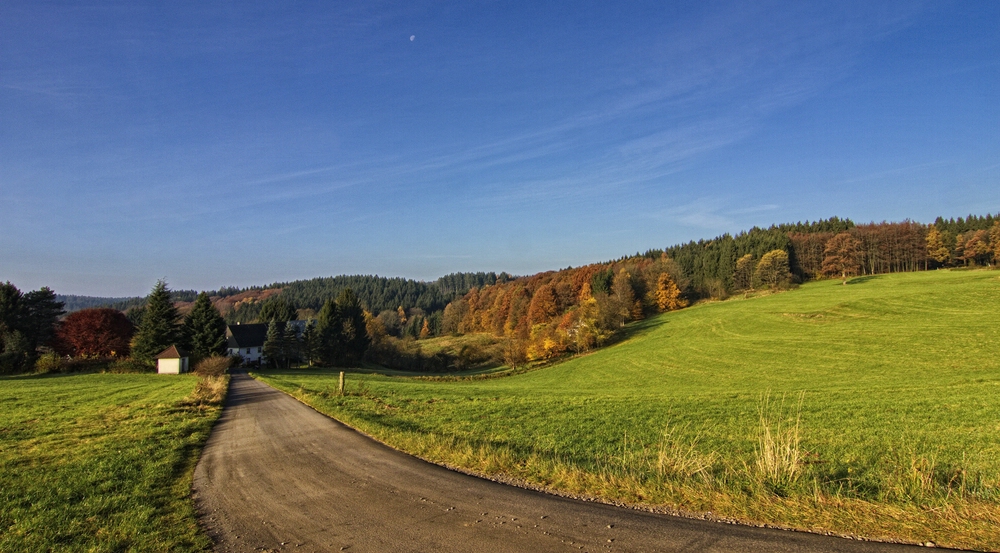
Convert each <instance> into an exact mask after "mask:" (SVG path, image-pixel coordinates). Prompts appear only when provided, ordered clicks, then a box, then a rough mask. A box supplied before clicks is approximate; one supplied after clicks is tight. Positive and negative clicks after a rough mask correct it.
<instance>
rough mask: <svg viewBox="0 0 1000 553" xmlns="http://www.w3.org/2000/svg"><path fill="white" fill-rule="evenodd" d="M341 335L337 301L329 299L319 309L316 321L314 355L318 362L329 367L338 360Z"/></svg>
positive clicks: (341, 342)
mask: <svg viewBox="0 0 1000 553" xmlns="http://www.w3.org/2000/svg"><path fill="white" fill-rule="evenodd" d="M343 336H344V325H343V324H342V322H341V319H340V310H339V309H338V308H337V302H335V301H333V299H329V300H327V301H326V303H324V304H323V308H322V309H320V310H319V321H318V322H317V323H316V338H317V339H316V356H317V358H318V360H319V362H320V363H322V364H323V365H326V366H328V367H330V366H334V365H336V364H337V363H339V362H340V357H341V355H342V351H343Z"/></svg>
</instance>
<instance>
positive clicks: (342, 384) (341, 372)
mask: <svg viewBox="0 0 1000 553" xmlns="http://www.w3.org/2000/svg"><path fill="white" fill-rule="evenodd" d="M340 395H344V371H340Z"/></svg>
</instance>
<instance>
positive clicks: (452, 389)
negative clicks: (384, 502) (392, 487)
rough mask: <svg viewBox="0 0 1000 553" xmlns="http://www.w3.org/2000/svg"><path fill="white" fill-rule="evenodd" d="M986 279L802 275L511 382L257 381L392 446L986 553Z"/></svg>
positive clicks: (275, 376) (724, 513) (996, 321)
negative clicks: (797, 283) (796, 283)
mask: <svg viewBox="0 0 1000 553" xmlns="http://www.w3.org/2000/svg"><path fill="white" fill-rule="evenodd" d="M998 313H1000V272H996V271H929V272H920V273H906V274H895V275H882V276H874V277H862V278H856V279H854V280H852V281H850V283H849V284H848V285H847V286H843V285H841V284H840V281H839V280H838V281H823V282H816V283H810V284H806V285H804V286H802V287H801V288H799V289H796V290H792V291H789V292H783V293H778V294H773V295H766V296H762V297H752V298H749V299H743V298H736V299H732V300H729V301H725V302H715V303H704V304H699V305H696V306H694V307H691V308H688V309H685V310H682V311H677V312H672V313H668V314H664V315H661V316H657V317H654V318H652V319H648V320H646V321H641V322H638V323H635V324H633V325H632V326H631V327H630V328H628V329H627V332H628V336H627V338H626V339H625V340H623V341H622V342H620V343H618V344H616V345H614V346H611V347H608V348H606V349H603V350H599V351H597V352H594V353H592V354H590V355H586V356H581V357H576V358H573V359H569V360H567V361H565V362H562V363H559V364H556V365H553V366H550V367H547V368H542V369H539V370H535V371H531V372H528V373H525V374H520V375H517V376H510V377H506V378H494V379H480V378H476V377H472V378H469V379H464V380H461V379H460V380H440V381H436V380H432V379H427V378H421V377H405V376H380V375H371V374H361V373H349V374H348V379H347V393H346V394H345V395H343V396H340V395H338V393H337V373H336V371H333V370H330V371H325V370H301V371H287V372H281V373H267V374H263V375H260V377H261V378H263V379H264V380H265V381H267V382H269V383H271V384H272V385H275V386H277V387H279V388H280V389H283V390H285V391H288V392H290V393H292V394H293V395H295V396H296V397H299V398H300V399H302V400H303V401H306V402H307V403H309V404H311V405H313V406H315V407H316V408H318V409H320V410H321V411H324V412H326V413H329V414H330V415H332V416H335V417H337V418H338V419H341V420H343V421H345V422H347V423H349V424H351V425H354V426H356V427H357V428H359V429H361V430H363V431H364V432H367V433H369V434H372V435H373V436H375V437H376V438H378V439H380V440H383V441H385V442H386V443H389V444H391V445H393V446H395V447H398V448H401V449H404V450H406V451H409V452H412V453H414V454H417V455H419V456H422V457H424V458H427V459H429V460H433V461H436V462H441V463H446V464H450V465H455V466H460V467H463V468H465V469H469V470H473V471H476V472H479V473H481V474H484V475H489V476H493V477H499V478H503V479H507V480H514V481H517V482H521V483H525V484H528V485H534V486H542V487H546V488H550V489H554V490H560V491H562V492H567V493H572V494H580V495H588V496H599V497H601V498H604V499H606V500H609V501H616V502H626V503H630V504H642V505H647V506H654V507H656V508H660V509H663V510H668V511H670V510H679V511H683V512H687V513H694V514H703V513H708V512H710V513H711V515H710V516H711V517H713V518H726V519H737V520H741V521H746V522H764V523H769V524H775V525H779V526H791V527H796V528H804V529H810V530H815V531H829V532H834V533H840V534H853V535H861V536H865V537H871V538H882V539H895V540H903V541H910V542H922V543H923V542H927V541H933V542H935V543H937V544H939V545H947V546H957V547H971V548H979V549H1000V532H998V531H997V528H998V527H1000V317H998V315H997V314H998Z"/></svg>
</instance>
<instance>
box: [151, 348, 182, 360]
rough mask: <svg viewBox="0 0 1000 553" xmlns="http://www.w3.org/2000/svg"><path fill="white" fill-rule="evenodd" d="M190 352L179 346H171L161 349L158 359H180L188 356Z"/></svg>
mask: <svg viewBox="0 0 1000 553" xmlns="http://www.w3.org/2000/svg"><path fill="white" fill-rule="evenodd" d="M187 356H188V354H187V353H186V352H184V351H182V350H179V349H177V346H173V345H172V346H170V347H169V348H167V349H165V350H163V351H161V352H160V353H159V354H158V355H157V356H156V358H157V359H180V358H182V357H187Z"/></svg>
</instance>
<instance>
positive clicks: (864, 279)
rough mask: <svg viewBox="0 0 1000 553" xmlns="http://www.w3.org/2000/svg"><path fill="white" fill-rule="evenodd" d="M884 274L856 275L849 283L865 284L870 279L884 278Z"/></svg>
mask: <svg viewBox="0 0 1000 553" xmlns="http://www.w3.org/2000/svg"><path fill="white" fill-rule="evenodd" d="M882 276H883V275H867V276H859V277H854V278H852V279H851V280H848V281H847V285H848V286H850V285H852V284H864V283H866V282H868V281H870V280H876V279H880V278H882Z"/></svg>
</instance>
